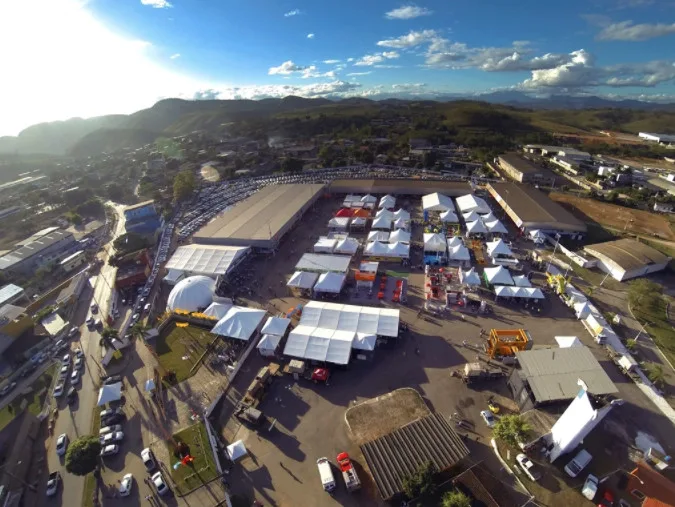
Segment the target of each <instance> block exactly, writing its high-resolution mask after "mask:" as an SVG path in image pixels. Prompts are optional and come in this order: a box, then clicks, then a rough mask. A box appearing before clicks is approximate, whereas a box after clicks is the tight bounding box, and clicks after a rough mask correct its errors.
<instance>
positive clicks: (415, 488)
mask: <svg viewBox="0 0 675 507" xmlns="http://www.w3.org/2000/svg"><path fill="white" fill-rule="evenodd" d="M434 473H436V467H435V466H434V464H433V463H432V462H431V461H429V462H427V463H425V464H424V465H422V466H421V467H420V468H419V469H418V470H417V471H416V472H415V473H413V474H412V475H411V476H409V477H406V478H405V479H403V493H405V495H406V496H407V497H408V498H409V499H413V498H418V497H426V496H429V495H431V494H433V492H434V489H435V486H434Z"/></svg>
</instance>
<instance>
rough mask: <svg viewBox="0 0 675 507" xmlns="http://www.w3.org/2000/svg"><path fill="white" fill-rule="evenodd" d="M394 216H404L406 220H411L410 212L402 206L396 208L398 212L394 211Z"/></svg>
mask: <svg viewBox="0 0 675 507" xmlns="http://www.w3.org/2000/svg"><path fill="white" fill-rule="evenodd" d="M394 218H402V219H404V220H410V213H409V212H407V211H406V210H404V209H403V208H401V209H398V210H396V212H394Z"/></svg>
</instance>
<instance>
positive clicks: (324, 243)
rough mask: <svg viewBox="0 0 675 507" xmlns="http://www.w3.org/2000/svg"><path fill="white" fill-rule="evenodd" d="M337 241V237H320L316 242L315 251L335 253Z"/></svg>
mask: <svg viewBox="0 0 675 507" xmlns="http://www.w3.org/2000/svg"><path fill="white" fill-rule="evenodd" d="M336 243H337V240H336V239H329V238H319V241H317V242H316V243H314V251H315V252H316V253H333V249H334V248H335V244H336Z"/></svg>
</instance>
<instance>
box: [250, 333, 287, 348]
mask: <svg viewBox="0 0 675 507" xmlns="http://www.w3.org/2000/svg"><path fill="white" fill-rule="evenodd" d="M281 338H282V337H281V336H279V335H276V334H264V335H263V336H262V338H261V339H260V341H259V342H258V345H257V347H256V348H257V349H258V350H269V351H272V352H274V351H275V350H277V347H278V346H279V342H280V341H281Z"/></svg>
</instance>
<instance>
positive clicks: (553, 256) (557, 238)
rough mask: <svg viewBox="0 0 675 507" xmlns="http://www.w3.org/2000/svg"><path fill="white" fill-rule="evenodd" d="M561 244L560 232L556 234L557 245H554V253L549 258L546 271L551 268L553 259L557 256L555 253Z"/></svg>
mask: <svg viewBox="0 0 675 507" xmlns="http://www.w3.org/2000/svg"><path fill="white" fill-rule="evenodd" d="M559 244H560V234H558V233H556V235H555V246H554V247H553V254H552V255H551V257H549V259H548V265H547V266H546V272H547V273H548V271H549V270H550V269H551V261H552V260H553V259H554V258H555V253H556V251H557V250H558V245H559Z"/></svg>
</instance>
